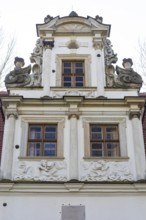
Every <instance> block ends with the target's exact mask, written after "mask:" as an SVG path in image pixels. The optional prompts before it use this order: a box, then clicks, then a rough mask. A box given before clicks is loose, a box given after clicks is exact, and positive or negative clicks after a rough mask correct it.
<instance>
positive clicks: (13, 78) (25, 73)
mask: <svg viewBox="0 0 146 220" xmlns="http://www.w3.org/2000/svg"><path fill="white" fill-rule="evenodd" d="M14 64H15V68H14V70H12V71H11V72H10V73H8V74H7V75H6V77H5V84H6V87H18V86H25V85H28V84H29V83H30V82H31V77H30V75H29V74H30V72H31V65H29V66H27V67H25V68H22V67H23V66H24V64H25V63H24V59H23V58H20V57H15V60H14Z"/></svg>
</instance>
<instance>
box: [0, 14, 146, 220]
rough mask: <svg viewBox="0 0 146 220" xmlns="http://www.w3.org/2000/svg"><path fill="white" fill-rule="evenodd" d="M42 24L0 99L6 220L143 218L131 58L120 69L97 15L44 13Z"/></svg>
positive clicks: (138, 100)
mask: <svg viewBox="0 0 146 220" xmlns="http://www.w3.org/2000/svg"><path fill="white" fill-rule="evenodd" d="M36 28H37V37H38V39H37V41H36V44H35V47H34V49H33V51H32V53H31V56H30V62H31V64H30V65H29V66H27V67H25V64H24V63H25V61H24V59H23V58H20V57H16V58H15V61H14V64H15V67H14V69H13V70H12V71H11V72H10V73H8V74H7V76H6V78H5V84H6V88H7V90H8V92H9V96H3V97H2V98H1V100H2V105H3V109H4V114H5V128H4V136H3V149H2V157H1V171H0V177H1V182H0V191H1V192H2V194H0V198H1V201H2V204H3V214H2V220H4V219H6V220H9V219H10V217H11V218H13V219H16V220H17V219H20V216H21V219H22V220H24V219H26V218H27V219H28V220H30V219H40V218H41V219H44V220H47V219H53V220H57V219H61V220H67V219H68V220H75V219H76V220H79V219H80V220H89V219H91V218H92V219H98V218H99V219H101V220H106V219H113V220H114V219H115V220H116V219H117V216H118V218H119V219H120V220H123V219H126V220H128V219H129V218H132V219H133V220H136V219H137V216H140V219H141V220H144V218H143V216H144V211H145V208H144V206H143V205H141V207H139V209H137V206H138V205H139V203H140V201H141V199H143V203H144V201H146V185H145V183H144V182H145V179H146V176H145V170H146V166H145V153H144V141H143V132H142V129H143V128H142V116H143V112H144V111H143V109H144V103H145V97H144V96H139V89H140V87H141V85H142V78H141V76H140V75H139V74H138V73H137V72H135V71H134V70H133V68H132V65H133V62H132V59H131V58H124V59H123V64H122V65H123V67H119V66H116V62H117V59H118V58H117V54H116V53H115V52H114V50H113V48H112V44H111V41H110V39H109V37H110V29H111V26H110V25H107V24H104V23H103V19H102V17H100V16H96V17H95V18H92V17H89V16H88V17H87V18H85V17H81V16H78V15H77V13H75V12H71V13H70V15H69V16H66V17H59V16H57V17H54V18H53V17H51V16H50V15H48V16H47V17H46V18H45V19H44V23H43V24H37V25H36ZM141 181H143V183H141ZM38 193H39V194H38ZM24 194H25V195H24ZM10 195H11V197H10ZM143 195H145V196H143ZM131 196H132V201H131ZM34 198H36V199H35V200H34ZM29 202H30V203H31V207H32V208H31V207H28V208H27V207H26V206H25V204H27V203H29ZM129 202H130V203H131V206H129ZM4 204H5V205H4ZM18 204H19V208H20V209H21V210H22V212H24V213H25V214H26V213H27V214H26V215H24V216H23V215H22V213H21V212H20V211H19V210H18V211H16V209H17V206H18ZM41 204H44V205H43V206H41ZM115 206H116V208H115V210H114V211H113V208H112V207H115ZM123 206H125V207H126V208H127V210H128V211H127V212H122V209H123ZM7 208H9V212H6V211H5V210H7ZM105 208H106V210H107V213H105V211H104V210H105ZM119 213H120V215H119ZM93 214H94V215H93ZM26 216H27V217H26ZM109 216H111V217H110V218H109Z"/></svg>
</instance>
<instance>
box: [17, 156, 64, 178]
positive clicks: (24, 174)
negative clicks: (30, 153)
mask: <svg viewBox="0 0 146 220" xmlns="http://www.w3.org/2000/svg"><path fill="white" fill-rule="evenodd" d="M14 179H15V180H36V181H37V180H39V181H64V180H66V179H67V174H66V163H65V162H64V161H48V160H41V161H39V162H38V161H37V162H36V161H31V162H24V161H21V162H18V164H17V168H16V172H15V175H14Z"/></svg>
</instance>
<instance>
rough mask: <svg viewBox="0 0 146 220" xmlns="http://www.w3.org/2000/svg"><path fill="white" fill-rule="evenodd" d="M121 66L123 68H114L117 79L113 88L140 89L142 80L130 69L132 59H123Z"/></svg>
mask: <svg viewBox="0 0 146 220" xmlns="http://www.w3.org/2000/svg"><path fill="white" fill-rule="evenodd" d="M122 65H123V67H124V68H121V67H119V66H116V72H117V78H116V81H115V86H116V87H124V88H140V87H141V85H142V78H141V76H140V75H139V74H138V73H137V72H135V71H134V70H133V68H132V67H131V66H132V65H133V62H132V59H131V58H124V59H123V63H122Z"/></svg>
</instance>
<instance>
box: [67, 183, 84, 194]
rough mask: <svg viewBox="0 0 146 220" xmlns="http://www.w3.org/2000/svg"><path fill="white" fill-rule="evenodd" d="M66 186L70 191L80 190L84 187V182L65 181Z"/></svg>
mask: <svg viewBox="0 0 146 220" xmlns="http://www.w3.org/2000/svg"><path fill="white" fill-rule="evenodd" d="M64 186H65V188H66V189H67V190H68V191H69V192H79V191H80V190H81V189H82V188H83V186H84V183H64Z"/></svg>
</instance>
